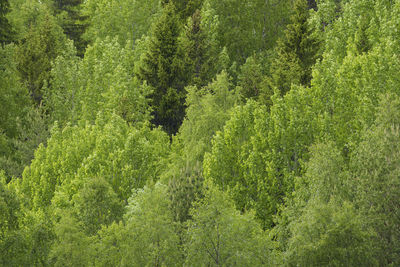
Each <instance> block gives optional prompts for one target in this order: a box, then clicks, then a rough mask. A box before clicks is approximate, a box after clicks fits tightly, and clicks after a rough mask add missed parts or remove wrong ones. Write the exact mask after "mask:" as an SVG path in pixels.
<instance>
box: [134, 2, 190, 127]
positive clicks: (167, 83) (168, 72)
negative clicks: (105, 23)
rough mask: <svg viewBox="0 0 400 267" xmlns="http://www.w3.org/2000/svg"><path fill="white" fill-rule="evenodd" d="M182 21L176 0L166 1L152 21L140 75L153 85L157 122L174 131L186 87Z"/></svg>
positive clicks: (179, 116) (156, 123)
mask: <svg viewBox="0 0 400 267" xmlns="http://www.w3.org/2000/svg"><path fill="white" fill-rule="evenodd" d="M178 36H179V21H178V18H177V15H176V11H175V7H174V5H173V3H172V2H171V3H169V4H167V5H166V6H165V7H164V8H163V12H162V15H161V17H160V18H159V19H158V21H157V22H156V23H155V24H154V25H153V28H152V34H151V39H150V43H149V46H148V49H147V51H146V52H145V53H144V54H143V55H142V57H141V60H140V62H139V64H140V65H139V67H138V68H137V76H138V77H139V78H140V79H141V80H142V81H147V83H148V84H149V85H150V86H151V87H153V88H154V91H153V93H152V95H151V98H152V102H151V105H152V108H153V114H154V119H153V123H154V124H155V125H157V126H158V125H161V126H163V128H164V129H165V131H166V132H167V133H168V134H170V135H172V134H175V133H176V132H177V131H178V129H179V126H180V125H181V123H182V120H183V117H184V98H185V90H184V87H183V86H184V85H183V86H182V81H183V80H182V79H181V77H180V76H179V73H181V72H180V71H179V67H180V66H179V64H176V54H177V50H178Z"/></svg>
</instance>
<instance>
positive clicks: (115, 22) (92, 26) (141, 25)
mask: <svg viewBox="0 0 400 267" xmlns="http://www.w3.org/2000/svg"><path fill="white" fill-rule="evenodd" d="M161 10H162V7H161V5H160V1H159V0H148V1H137V0H112V1H110V0H101V1H99V0H88V1H84V3H83V6H82V14H83V15H84V16H85V17H86V18H87V21H88V26H87V28H86V31H85V33H84V35H83V37H84V39H85V40H87V41H89V42H90V43H94V42H95V41H96V40H97V39H100V40H104V39H105V38H106V37H110V38H111V39H114V38H118V43H119V44H120V45H121V46H125V45H126V44H127V42H128V41H129V42H130V45H131V48H132V47H133V46H134V45H135V42H136V40H138V39H140V38H141V37H142V36H143V35H145V34H147V33H148V31H149V29H150V28H151V25H152V23H153V22H154V21H155V20H156V19H158V18H159V16H160V14H161ZM135 48H136V47H135Z"/></svg>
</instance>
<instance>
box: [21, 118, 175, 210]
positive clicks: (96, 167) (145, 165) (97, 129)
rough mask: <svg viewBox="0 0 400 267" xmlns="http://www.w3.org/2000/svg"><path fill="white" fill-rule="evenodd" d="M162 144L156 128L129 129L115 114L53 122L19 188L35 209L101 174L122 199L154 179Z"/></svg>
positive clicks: (163, 154)
mask: <svg viewBox="0 0 400 267" xmlns="http://www.w3.org/2000/svg"><path fill="white" fill-rule="evenodd" d="M168 146H169V139H168V137H167V135H166V134H165V133H163V132H162V131H161V130H159V129H153V130H151V129H150V128H149V126H148V125H144V126H140V127H138V128H134V127H132V126H129V125H128V124H127V123H126V122H125V121H124V120H123V119H122V118H120V117H118V116H117V115H109V116H108V115H101V114H99V116H98V118H97V120H96V122H95V124H91V123H89V122H82V123H80V125H75V126H71V125H68V126H66V127H64V128H63V129H60V128H59V127H58V126H57V125H55V126H54V127H53V129H52V131H51V137H50V138H49V140H48V142H47V146H46V147H44V146H43V145H41V146H39V148H38V149H37V150H36V152H35V159H34V160H33V161H32V164H31V165H30V166H29V167H28V168H26V169H25V171H24V173H23V175H22V181H21V190H22V191H23V192H24V193H25V194H26V197H27V198H28V199H29V200H30V202H29V206H30V207H31V208H33V209H34V210H37V209H42V208H45V207H48V206H49V205H50V204H51V201H52V199H53V197H54V194H55V193H56V191H63V192H66V193H67V196H68V198H70V199H71V198H72V196H73V195H74V194H75V193H77V190H78V189H79V187H78V186H73V187H72V188H71V186H72V185H73V184H75V183H76V181H79V180H84V179H85V178H89V177H99V176H101V177H104V179H105V180H106V181H107V182H108V183H109V184H110V185H111V187H112V189H113V190H114V192H115V193H116V194H117V196H118V198H119V199H120V200H121V201H125V202H126V201H127V199H128V198H129V196H130V195H131V192H132V189H134V188H141V187H143V186H144V185H145V184H146V183H147V182H149V181H151V180H155V179H156V178H157V177H158V175H159V173H160V170H161V164H162V159H163V158H165V157H166V155H167V151H168V150H167V149H168ZM111 155H112V156H111ZM61 185H62V186H61Z"/></svg>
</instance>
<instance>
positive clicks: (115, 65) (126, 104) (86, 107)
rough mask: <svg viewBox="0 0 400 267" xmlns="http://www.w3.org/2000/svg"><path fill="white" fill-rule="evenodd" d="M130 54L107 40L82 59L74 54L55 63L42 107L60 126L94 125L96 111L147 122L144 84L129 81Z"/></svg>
mask: <svg viewBox="0 0 400 267" xmlns="http://www.w3.org/2000/svg"><path fill="white" fill-rule="evenodd" d="M131 56H132V53H131V51H130V49H129V44H128V45H127V47H125V48H122V47H121V46H120V45H119V44H118V42H117V41H116V40H110V39H108V38H106V40H104V41H98V42H96V43H95V44H94V45H93V46H89V47H88V48H87V51H86V53H85V58H84V59H83V60H80V59H79V58H77V57H76V56H74V55H73V53H68V54H65V55H64V56H62V57H59V58H57V59H56V61H55V63H54V66H53V69H52V71H51V80H50V85H49V86H48V87H47V88H46V91H45V105H46V108H47V109H48V111H49V112H50V114H51V117H52V120H53V121H55V120H57V121H59V123H60V124H61V125H64V124H65V123H66V122H76V121H78V120H79V119H84V120H89V121H94V120H95V118H96V115H97V113H98V112H99V111H102V112H104V113H107V114H112V113H116V114H118V115H120V116H121V117H122V118H124V119H125V120H126V121H127V122H130V123H132V124H135V123H143V122H145V121H147V120H149V118H150V110H149V106H148V100H146V96H148V95H149V93H150V92H151V90H150V88H149V87H148V86H146V84H143V85H142V84H140V82H139V81H138V80H137V79H136V78H132V74H131V71H132V70H130V60H131Z"/></svg>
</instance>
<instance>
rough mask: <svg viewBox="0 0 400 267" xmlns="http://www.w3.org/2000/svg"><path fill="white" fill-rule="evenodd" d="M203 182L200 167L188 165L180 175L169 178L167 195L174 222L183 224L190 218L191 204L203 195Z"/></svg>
mask: <svg viewBox="0 0 400 267" xmlns="http://www.w3.org/2000/svg"><path fill="white" fill-rule="evenodd" d="M203 180H204V178H203V174H202V168H201V166H199V164H197V165H194V166H191V165H189V163H187V165H186V166H185V167H184V168H181V169H180V173H178V174H175V176H174V177H171V178H170V180H169V183H168V194H169V197H170V209H171V211H172V213H173V215H174V219H175V221H177V222H181V223H183V222H186V221H187V220H188V219H189V218H190V214H189V210H190V209H191V208H192V204H193V202H194V201H196V200H197V199H199V198H201V197H202V195H203V194H202V189H203Z"/></svg>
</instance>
